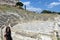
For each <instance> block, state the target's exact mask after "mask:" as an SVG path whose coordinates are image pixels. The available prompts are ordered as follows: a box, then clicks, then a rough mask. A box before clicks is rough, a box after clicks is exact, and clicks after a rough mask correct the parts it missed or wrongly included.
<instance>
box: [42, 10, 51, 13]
mask: <svg viewBox="0 0 60 40" xmlns="http://www.w3.org/2000/svg"><path fill="white" fill-rule="evenodd" d="M41 13H51V11H49V10H43V11H42V12H41Z"/></svg>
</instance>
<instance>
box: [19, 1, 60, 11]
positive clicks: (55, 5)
mask: <svg viewBox="0 0 60 40" xmlns="http://www.w3.org/2000/svg"><path fill="white" fill-rule="evenodd" d="M20 1H21V2H23V4H24V5H26V9H27V10H29V11H35V12H41V11H42V10H50V11H56V12H60V8H59V7H60V0H20Z"/></svg>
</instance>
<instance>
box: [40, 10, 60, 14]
mask: <svg viewBox="0 0 60 40" xmlns="http://www.w3.org/2000/svg"><path fill="white" fill-rule="evenodd" d="M41 13H47V14H56V13H57V14H60V12H54V11H49V10H43V11H42V12H41Z"/></svg>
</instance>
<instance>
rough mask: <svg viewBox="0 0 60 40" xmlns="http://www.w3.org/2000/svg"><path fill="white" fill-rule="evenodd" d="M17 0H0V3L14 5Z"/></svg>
mask: <svg viewBox="0 0 60 40" xmlns="http://www.w3.org/2000/svg"><path fill="white" fill-rule="evenodd" d="M16 2H18V0H0V4H8V5H15V4H16Z"/></svg>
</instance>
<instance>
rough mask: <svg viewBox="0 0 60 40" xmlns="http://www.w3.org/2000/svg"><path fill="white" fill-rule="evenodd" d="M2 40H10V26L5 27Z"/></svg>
mask: <svg viewBox="0 0 60 40" xmlns="http://www.w3.org/2000/svg"><path fill="white" fill-rule="evenodd" d="M4 40H12V37H11V29H10V27H6V31H5V35H4Z"/></svg>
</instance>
